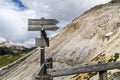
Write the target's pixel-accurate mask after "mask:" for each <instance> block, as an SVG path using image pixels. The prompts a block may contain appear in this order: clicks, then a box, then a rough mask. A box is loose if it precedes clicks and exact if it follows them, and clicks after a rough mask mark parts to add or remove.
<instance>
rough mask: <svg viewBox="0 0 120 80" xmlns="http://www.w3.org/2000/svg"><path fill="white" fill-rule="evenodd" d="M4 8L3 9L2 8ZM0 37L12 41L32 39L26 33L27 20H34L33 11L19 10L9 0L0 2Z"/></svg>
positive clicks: (29, 34) (34, 14)
mask: <svg viewBox="0 0 120 80" xmlns="http://www.w3.org/2000/svg"><path fill="white" fill-rule="evenodd" d="M3 5H4V6H5V7H4V6H3ZM0 15H1V16H0V36H1V37H4V38H6V39H8V40H12V41H24V40H26V39H28V38H31V37H33V36H32V33H29V32H28V31H27V27H28V24H27V20H28V18H36V17H37V15H36V13H35V11H34V10H24V11H22V10H19V8H18V7H17V6H16V5H15V4H13V3H12V2H10V1H9V0H6V2H5V1H3V0H1V1H0Z"/></svg>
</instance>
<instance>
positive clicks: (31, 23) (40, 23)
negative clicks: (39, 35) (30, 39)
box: [28, 19, 58, 31]
mask: <svg viewBox="0 0 120 80" xmlns="http://www.w3.org/2000/svg"><path fill="white" fill-rule="evenodd" d="M57 23H58V21H57V20H56V19H29V20H28V31H41V30H53V31H55V30H57V29H58V27H57V26H55V25H56V24H57Z"/></svg>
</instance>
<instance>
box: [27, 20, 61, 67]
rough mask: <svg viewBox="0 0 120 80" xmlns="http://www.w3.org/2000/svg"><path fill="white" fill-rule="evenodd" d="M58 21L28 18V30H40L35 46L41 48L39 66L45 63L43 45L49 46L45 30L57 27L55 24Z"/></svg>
mask: <svg viewBox="0 0 120 80" xmlns="http://www.w3.org/2000/svg"><path fill="white" fill-rule="evenodd" d="M58 23H59V22H58V21H57V20H56V19H45V18H41V19H29V20H28V31H41V38H36V39H35V42H36V46H38V47H40V48H41V52H40V57H41V58H40V66H42V65H43V64H44V63H45V47H49V38H48V37H47V34H46V32H45V31H55V30H57V29H58V27H57V26H56V24H58Z"/></svg>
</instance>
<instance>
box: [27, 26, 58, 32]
mask: <svg viewBox="0 0 120 80" xmlns="http://www.w3.org/2000/svg"><path fill="white" fill-rule="evenodd" d="M57 29H58V27H57V26H55V25H44V26H41V25H28V31H42V30H51V31H55V30H57Z"/></svg>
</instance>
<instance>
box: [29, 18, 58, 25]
mask: <svg viewBox="0 0 120 80" xmlns="http://www.w3.org/2000/svg"><path fill="white" fill-rule="evenodd" d="M58 23H59V22H58V21H57V20H56V19H28V25H56V24H58Z"/></svg>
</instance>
